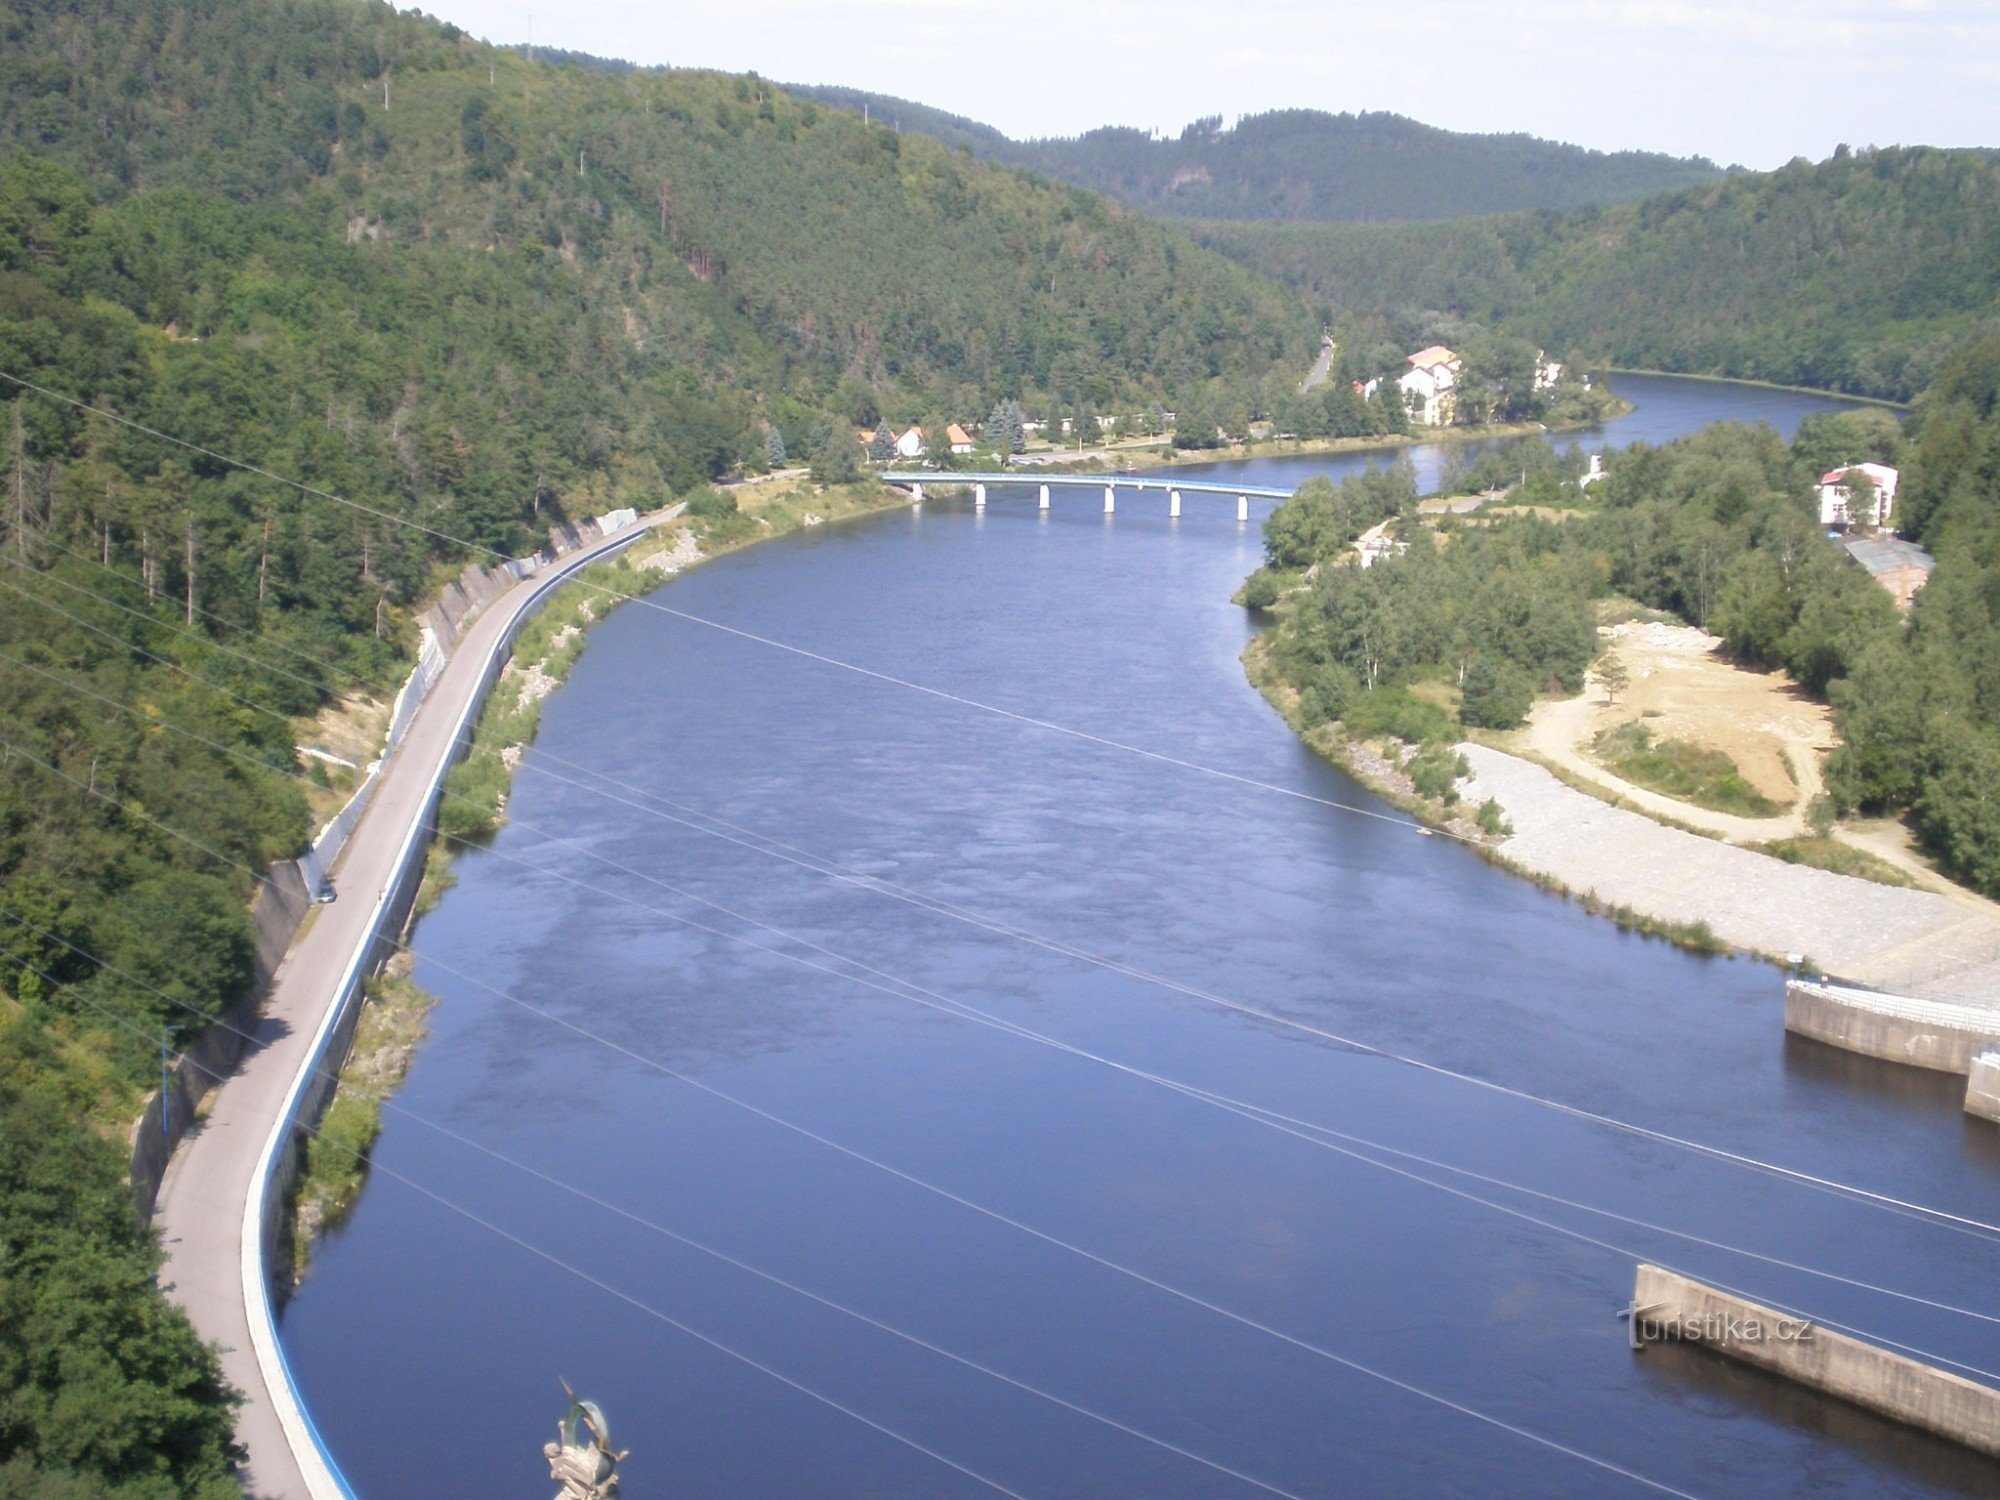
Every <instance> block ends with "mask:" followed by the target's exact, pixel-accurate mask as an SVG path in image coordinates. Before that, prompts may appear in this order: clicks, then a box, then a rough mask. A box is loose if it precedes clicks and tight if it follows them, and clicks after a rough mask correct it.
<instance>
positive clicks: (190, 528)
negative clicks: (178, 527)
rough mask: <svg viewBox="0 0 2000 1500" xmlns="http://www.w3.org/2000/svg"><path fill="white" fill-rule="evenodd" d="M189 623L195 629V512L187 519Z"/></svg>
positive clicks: (190, 512) (189, 626) (190, 627)
mask: <svg viewBox="0 0 2000 1500" xmlns="http://www.w3.org/2000/svg"><path fill="white" fill-rule="evenodd" d="M187 622H188V628H189V629H190V630H192V629H193V628H194V512H193V511H189V512H188V518H187Z"/></svg>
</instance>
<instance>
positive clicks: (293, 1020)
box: [155, 506, 679, 1500]
mask: <svg viewBox="0 0 2000 1500" xmlns="http://www.w3.org/2000/svg"><path fill="white" fill-rule="evenodd" d="M678 514H679V507H677V506H676V507H674V508H673V509H671V510H669V511H665V512H662V513H660V514H658V515H654V516H649V517H646V518H644V519H642V520H641V521H640V522H639V523H638V524H637V525H636V526H633V527H627V528H626V529H625V530H624V531H621V532H618V533H617V534H615V535H613V536H611V537H607V538H605V539H604V540H602V541H599V542H596V543H593V544H592V545H590V546H588V547H584V548H580V549H579V550H578V551H576V552H573V553H571V554H570V555H569V556H567V557H564V558H562V559H560V560H559V561H558V562H556V563H554V564H552V565H551V566H550V567H549V568H545V569H543V570H542V571H541V572H540V573H538V574H536V575H535V576H534V577H532V578H528V579H525V580H523V581H522V582H520V583H518V584H516V585H515V586H514V587H513V588H512V589H510V590H508V591H507V592H506V593H505V594H502V595H501V596H500V597H499V598H498V599H495V600H494V601H493V602H492V603H490V604H489V605H487V607H486V609H485V610H484V611H483V612H482V613H480V614H479V615H478V616H476V617H475V618H474V620H473V622H472V626H471V628H470V629H469V630H467V631H466V633H465V635H464V637H463V638H462V639H461V640H460V641H459V643H458V648H457V649H456V650H455V651H453V652H452V654H451V658H450V660H449V661H448V662H447V663H446V664H445V668H444V671H443V672H442V673H440V674H439V677H438V680H437V682H436V683H435V684H434V685H433V687H432V689H431V692H430V696H429V697H428V698H427V699H426V700H425V701H424V703H423V706H422V707H421V708H419V709H418V710H417V714H416V717H415V718H414V719H413V720H412V721H411V724H410V728H409V732H408V733H407V734H406V735H405V737H404V739H403V743H402V744H401V745H400V746H398V747H397V749H396V751H395V753H394V754H393V755H391V756H390V757H389V761H388V764H387V765H386V766H385V767H384V768H383V775H382V781H381V784H380V785H379V786H378V787H377V788H376V792H375V799H374V801H373V803H372V804H371V805H370V806H369V808H368V809H367V811H366V812H365V813H363V815H362V816H361V818H360V820H359V822H358V823H357V825H356V827H355V829H354V832H353V834H352V836H351V837H350V838H349V839H348V842H347V847H346V849H345V851H344V852H343V854H342V856H341V859H340V862H339V864H338V865H337V866H336V868H335V871H334V883H335V887H336V889H337V891H338V892H339V899H338V900H337V901H335V902H333V903H332V904H331V905H328V906H322V907H320V908H318V914H317V916H316V918H315V919H314V920H313V921H312V922H310V923H309V925H308V926H307V927H306V929H305V931H304V933H303V934H302V935H301V936H299V937H297V938H295V939H294V940H293V943H292V946H291V949H290V951H289V952H287V953H286V955H285V958H284V961H283V962H282V963H281V964H280V965H279V968H278V972H277V975H276V977H275V981H274V983H273V985H272V989H271V998H270V1001H269V1003H268V1004H267V1005H266V1006H265V1007H264V1012H263V1015H262V1017H261V1018H260V1019H259V1021H258V1023H257V1032H256V1039H255V1041H254V1042H253V1043H252V1044H251V1048H250V1050H249V1052H248V1053H247V1054H246V1055H245V1056H244V1058H243V1060H242V1062H241V1063H240V1064H239V1065H238V1067H237V1069H236V1071H235V1072H234V1073H233V1074H232V1075H231V1076H230V1077H229V1078H228V1079H226V1080H225V1081H224V1082H223V1083H222V1085H221V1086H220V1087H219V1088H218V1089H216V1091H215V1092H214V1094H213V1095H212V1096H211V1104H210V1109H209V1113H208V1117H207V1119H206V1121H205V1122H204V1123H203V1124H201V1125H200V1126H199V1127H198V1128H197V1129H195V1130H194V1131H193V1132H192V1133H190V1134H189V1136H188V1137H187V1139H186V1140H185V1141H183V1142H182V1143H181V1146H180V1149H179V1150H178V1151H176V1152H175V1153H174V1158H173V1161H172V1162H171V1163H170V1164H169V1165H168V1168H167V1173H166V1178H165V1181H164V1182H163V1184H162V1185H161V1189H160V1196H159V1203H158V1207H157V1208H156V1210H155V1222H156V1223H157V1224H158V1227H159V1230H160V1236H161V1239H162V1241H163V1242H164V1246H165V1249H166V1257H167V1260H166V1266H165V1268H164V1270H163V1271H162V1272H161V1277H160V1279H161V1282H162V1284H163V1285H164V1286H165V1287H166V1288H167V1291H168V1294H169V1295H170V1296H171V1297H172V1298H173V1299H174V1300H175V1301H176V1302H178V1303H179V1304H180V1305H181V1306H182V1307H184V1308H186V1309H187V1312H188V1316H189V1317H191V1318H192V1319H193V1320H194V1326H195V1328H196V1330H197V1331H198V1332H199V1333H200V1334H201V1336H202V1337H203V1338H205V1339H208V1340H210V1341H211V1342H213V1343H216V1344H218V1345H220V1346H221V1349H222V1369H223V1374H224V1375H225V1376H227V1378H228V1380H229V1382H230V1384H231V1385H233V1386H235V1387H236V1388H237V1389H238V1390H240V1391H242V1392H243V1394H244V1397H245V1400H244V1404H243V1410H242V1413H241V1415H240V1416H239V1417H238V1419H237V1424H236V1435H237V1440H238V1441H239V1442H241V1443H242V1444H243V1445H244V1446H245V1447H246V1448H247V1449H248V1450H249V1460H248V1462H247V1464H246V1465H245V1467H244V1471H243V1475H242V1477H243V1481H244V1486H245V1489H246V1491H247V1492H248V1493H249V1494H250V1495H252V1496H255V1497H257V1500H310V1497H312V1495H313V1493H314V1492H313V1490H312V1489H311V1488H310V1487H309V1486H308V1484H307V1481H306V1479H305V1474H304V1470H303V1469H302V1467H301V1464H300V1462H299V1460H298V1459H297V1458H296V1457H295V1456H294V1454H293V1452H292V1448H291V1445H290V1442H289V1441H288V1439H287V1436H286V1432H285V1428H284V1426H283V1424H282V1423H281V1421H280V1418H279V1414H278V1411H277V1408H276V1406H275V1405H274V1400H273V1393H272V1391H271V1389H270V1386H269V1383H268V1382H267V1379H266V1376H265V1372H264V1370H263V1367H262V1366H261V1364H260V1362H259V1360H258V1358H257V1355H256V1352H255V1350H254V1349H253V1348H252V1345H251V1340H250V1323H249V1319H250V1314H249V1311H248V1306H247V1304H246V1301H245V1298H246V1296H248V1295H254V1292H255V1289H254V1288H253V1287H249V1286H246V1285H245V1265H244V1259H243V1249H244V1246H243V1226H244V1217H245V1213H244V1211H245V1206H246V1204H247V1203H248V1201H249V1199H250V1198H251V1196H252V1195H253V1194H254V1193H256V1192H257V1190H258V1184H257V1167H258V1163H259V1161H260V1159H261V1158H262V1155H263V1152H264V1147H265V1144H266V1143H267V1142H268V1141H269V1139H270V1136H271V1131H272V1128H273V1126H274V1125H275V1123H276V1122H277V1119H278V1115H279V1112H280V1111H281V1110H282V1109H283V1108H284V1106H285V1100H286V1097H287V1095H288V1094H289V1093H290V1091H291V1087H292V1084H293V1081H294V1080H295V1079H296V1078H297V1077H298V1076H299V1074H300V1072H301V1071H302V1070H303V1069H304V1067H305V1065H306V1063H307V1061H308V1059H309V1056H310V1053H311V1050H312V1044H313V1038H314V1036H315V1035H316V1034H317V1033H318V1031H319V1028H320V1024H321V1022H322V1021H323V1020H324V1018H325V1017H326V1014H327V1012H328V1010H329V1009H330V1008H331V1007H332V1005H333V1003H334V1000H335V998H336V993H337V990H338V987H339V984H340V979H341V975H342V973H343V972H344V971H345V970H346V968H347V966H348V963H349V960H350V959H351V957H352V956H353V954H354V951H355V949H356V948H357V947H358V946H359V945H361V944H363V943H365V942H368V941H370V940H371V938H372V936H373V934H372V932H371V930H370V928H371V925H372V924H371V919H372V917H373V915H374V911H375V903H376V896H377V894H378V893H379V892H380V891H381V890H382V889H383V888H384V887H385V886H387V884H388V883H389V881H390V879H391V878H392V876H393V875H394V873H395V868H394V867H395V862H396V858H397V854H398V852H399V851H400V850H401V848H402V847H403V843H404V838H405V835H406V834H407V832H408V830H409V828H410V825H411V823H412V822H413V821H414V820H415V819H417V818H419V817H421V816H422V815H423V813H424V810H425V808H426V806H427V805H428V802H429V793H430V787H431V783H432V780H433V778H434V777H435V776H436V775H437V773H438V771H439V768H440V766H441V764H442V763H444V762H446V761H447V760H448V758H449V757H450V755H451V753H452V748H453V741H454V740H455V738H456V733H455V731H456V729H457V726H458V723H459V718H460V715H461V714H462V713H463V712H464V711H465V708H466V705H467V704H468V703H469V702H470V701H471V700H472V698H473V696H474V695H475V694H476V693H477V692H478V691H479V687H480V683H481V681H482V680H483V678H484V676H485V668H486V664H487V660H488V658H489V657H490V656H491V655H492V654H493V652H494V650H495V649H496V648H497V647H498V646H499V644H500V643H501V642H502V641H503V640H504V639H505V635H506V632H507V630H508V629H509V628H510V627H511V626H512V625H513V624H514V623H515V622H516V621H517V620H518V619H519V618H520V617H521V616H522V615H523V614H524V613H525V612H526V611H527V610H528V608H529V607H530V606H531V605H533V604H534V603H536V602H537V600H538V599H539V598H540V597H541V596H542V595H543V593H544V592H545V591H546V589H547V587H548V585H549V584H550V582H551V580H552V579H554V578H558V577H561V576H564V575H567V574H570V573H573V572H574V571H575V570H576V569H577V568H578V567H580V566H582V565H583V564H585V563H588V562H591V561H594V560H596V559H599V558H602V557H603V556H605V555H606V554H607V553H610V552H614V551H616V550H618V549H619V548H620V547H622V546H624V545H626V544H627V543H629V542H631V541H633V540H634V539H636V538H637V537H639V536H641V535H643V534H644V532H645V531H646V529H648V528H650V527H652V526H656V525H658V524H659V523H661V522H662V521H665V520H668V519H670V518H671V517H673V516H675V515H678ZM259 1260H261V1257H259ZM278 1399H280V1400H284V1399H289V1398H288V1397H286V1396H285V1395H283V1394H282V1393H281V1395H280V1396H279V1398H278Z"/></svg>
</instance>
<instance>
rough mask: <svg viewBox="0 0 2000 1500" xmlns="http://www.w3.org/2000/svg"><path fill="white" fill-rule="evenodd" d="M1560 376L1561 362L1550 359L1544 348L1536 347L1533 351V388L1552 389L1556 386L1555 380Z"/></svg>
mask: <svg viewBox="0 0 2000 1500" xmlns="http://www.w3.org/2000/svg"><path fill="white" fill-rule="evenodd" d="M1562 378H1563V367H1562V364H1561V362H1560V361H1559V360H1553V359H1550V358H1549V357H1548V353H1547V351H1546V350H1542V349H1537V350H1536V351H1535V389H1536V390H1538V391H1552V390H1554V389H1555V388H1556V382H1557V381H1558V380H1561V379H1562Z"/></svg>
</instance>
